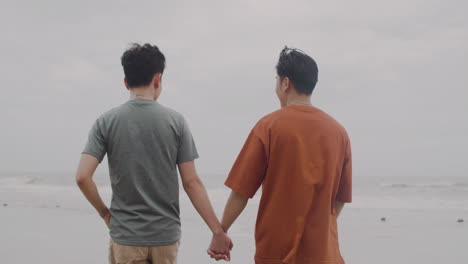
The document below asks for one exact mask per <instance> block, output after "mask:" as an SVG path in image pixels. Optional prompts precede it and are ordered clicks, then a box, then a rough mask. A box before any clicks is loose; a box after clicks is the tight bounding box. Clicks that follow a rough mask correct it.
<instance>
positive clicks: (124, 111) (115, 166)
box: [83, 99, 198, 246]
mask: <svg viewBox="0 0 468 264" xmlns="http://www.w3.org/2000/svg"><path fill="white" fill-rule="evenodd" d="M83 153H87V154H91V155H93V156H94V157H96V158H97V159H98V160H99V162H101V161H102V159H103V158H104V156H105V154H106V153H107V159H108V162H109V174H110V179H111V185H112V202H111V207H110V210H111V213H112V218H111V227H110V236H111V238H112V239H113V240H114V241H115V242H116V243H119V244H122V245H131V246H160V245H168V244H172V243H174V242H176V241H178V240H179V239H180V235H181V231H180V218H179V181H178V176H177V166H176V165H177V164H179V163H183V162H186V161H191V160H194V159H196V158H198V153H197V149H196V147H195V143H194V141H193V138H192V135H191V133H190V130H189V127H188V125H187V123H186V121H185V119H184V118H183V116H182V115H181V114H179V113H177V112H175V111H173V110H171V109H169V108H166V107H164V106H162V105H160V104H159V103H157V102H155V101H152V100H145V99H134V100H130V101H128V102H126V103H125V104H123V105H121V106H119V107H116V108H114V109H112V110H110V111H108V112H107V113H105V114H103V115H102V116H100V117H99V118H98V119H97V120H96V122H95V123H94V125H93V127H92V129H91V131H90V133H89V138H88V143H87V144H86V147H85V149H84V151H83Z"/></svg>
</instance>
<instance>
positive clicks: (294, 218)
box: [209, 47, 351, 264]
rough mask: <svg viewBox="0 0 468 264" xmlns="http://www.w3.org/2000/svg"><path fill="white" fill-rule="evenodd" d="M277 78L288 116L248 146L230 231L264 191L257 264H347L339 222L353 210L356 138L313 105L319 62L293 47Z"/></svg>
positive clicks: (225, 223) (260, 126) (233, 184)
mask: <svg viewBox="0 0 468 264" xmlns="http://www.w3.org/2000/svg"><path fill="white" fill-rule="evenodd" d="M276 70H277V74H278V76H277V82H276V93H277V95H278V98H279V100H280V102H281V107H282V108H281V109H280V110H278V111H276V112H273V113H271V114H269V115H267V116H265V117H264V118H262V119H260V121H258V123H257V124H256V125H255V127H254V128H253V129H252V131H251V133H250V135H249V137H248V138H247V141H246V142H245V145H244V147H243V149H242V151H241V153H240V154H239V157H238V158H237V160H236V162H235V164H234V166H233V168H232V170H231V172H230V174H229V177H228V178H227V180H226V183H225V184H226V186H228V187H229V188H231V189H232V193H231V196H230V197H229V200H228V202H227V204H226V208H225V210H224V215H223V220H222V227H223V228H224V230H225V231H226V232H227V230H228V229H229V227H230V226H231V225H232V223H233V222H234V221H235V219H236V218H237V217H238V216H239V215H240V213H241V212H242V211H243V209H244V208H245V206H246V204H247V201H248V198H252V197H253V196H254V194H255V193H256V191H257V190H258V188H259V187H260V185H262V197H261V200H260V206H259V209H258V216H257V224H256V230H255V240H256V253H255V263H256V264H283V263H287V264H306V263H307V264H315V263H317V264H318V263H320V264H342V263H344V260H343V258H342V257H341V254H340V250H339V245H338V231H337V217H338V215H339V214H340V211H341V209H342V208H343V206H344V203H349V202H351V147H350V142H349V138H348V135H347V133H346V130H345V129H344V128H343V127H342V126H341V125H340V124H339V123H338V122H337V121H336V120H335V119H333V118H332V117H331V116H329V115H328V114H326V113H325V112H323V111H321V110H320V109H318V108H316V107H314V106H312V105H311V103H310V95H311V94H312V91H313V89H314V88H315V85H316V83H317V75H318V69H317V64H316V63H315V61H314V60H313V59H312V58H311V57H309V56H308V55H307V54H305V53H303V52H301V51H299V50H296V49H289V48H287V47H286V48H284V49H283V50H282V52H281V54H280V58H279V61H278V64H277V66H276ZM209 254H210V255H211V257H212V258H215V259H218V260H219V259H222V257H223V256H222V255H221V254H217V252H212V251H209Z"/></svg>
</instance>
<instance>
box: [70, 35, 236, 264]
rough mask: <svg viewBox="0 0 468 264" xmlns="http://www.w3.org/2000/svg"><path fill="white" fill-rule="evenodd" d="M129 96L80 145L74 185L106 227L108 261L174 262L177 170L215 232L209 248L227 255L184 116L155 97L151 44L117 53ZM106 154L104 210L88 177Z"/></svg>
mask: <svg viewBox="0 0 468 264" xmlns="http://www.w3.org/2000/svg"><path fill="white" fill-rule="evenodd" d="M122 66H123V68H124V72H125V85H126V87H127V89H128V90H129V91H130V100H129V101H127V102H126V103H124V104H122V105H120V106H118V107H116V108H114V109H112V110H110V111H108V112H106V113H105V114H103V115H101V116H100V117H99V118H98V119H97V120H96V121H95V123H94V125H93V127H92V129H91V131H90V133H89V137H88V142H87V144H86V147H85V149H84V150H83V153H82V157H81V160H80V164H79V167H78V171H77V174H76V180H77V184H78V186H79V187H80V189H81V190H82V192H83V194H84V195H85V196H86V198H87V199H88V200H89V202H90V203H91V204H92V205H93V206H94V207H95V208H96V210H97V211H98V213H99V215H100V216H101V217H102V218H103V219H104V221H105V223H106V224H107V226H108V227H109V229H110V236H111V245H110V252H109V262H110V263H133V262H132V261H149V262H153V263H176V256H177V249H178V245H179V243H178V242H179V240H180V237H181V230H180V216H179V183H178V175H177V168H178V169H179V172H180V175H181V178H182V183H183V186H184V189H185V191H186V192H187V194H188V196H189V197H190V199H191V201H192V203H193V205H194V207H195V208H196V209H197V211H198V212H199V213H200V215H201V216H202V218H203V219H204V220H205V222H206V224H207V225H208V226H209V228H210V229H211V231H212V232H213V234H214V239H213V240H212V243H211V245H210V248H209V250H210V251H211V252H217V253H218V254H224V255H225V259H226V260H228V259H229V257H230V256H229V251H230V249H231V248H232V242H231V240H230V238H229V237H228V236H227V235H226V233H225V232H224V231H223V230H222V228H221V225H220V223H219V221H218V219H217V218H216V215H215V213H214V211H213V209H212V206H211V203H210V201H209V199H208V196H207V193H206V190H205V188H204V186H203V183H202V182H201V180H200V179H199V177H198V176H197V172H196V170H195V164H194V160H195V159H196V158H198V153H197V149H196V147H195V143H194V140H193V138H192V134H191V133H190V129H189V126H188V124H187V122H186V121H185V119H184V117H183V116H182V115H181V114H179V113H177V112H175V111H173V110H171V109H169V108H167V107H164V106H162V105H160V104H159V103H157V102H156V99H157V98H158V97H159V95H160V94H161V76H162V73H163V71H164V67H165V57H164V55H163V54H162V53H161V51H160V50H159V49H158V48H157V47H156V46H152V45H150V44H145V45H142V46H141V45H138V44H134V45H133V46H132V47H131V48H130V49H128V50H127V51H126V52H125V53H124V54H123V56H122ZM106 154H107V159H108V164H109V175H110V179H111V185H112V202H111V206H110V209H108V207H107V206H106V205H105V204H104V203H103V201H102V199H101V198H100V196H99V193H98V191H97V188H96V185H95V184H94V182H93V180H92V176H93V174H94V171H95V170H96V168H97V166H98V164H99V163H100V162H101V161H102V160H103V158H104V156H105V155H106Z"/></svg>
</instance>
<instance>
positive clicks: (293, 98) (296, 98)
mask: <svg viewBox="0 0 468 264" xmlns="http://www.w3.org/2000/svg"><path fill="white" fill-rule="evenodd" d="M291 104H302V105H311V103H310V95H303V94H291V95H290V96H289V97H288V98H287V99H286V105H291Z"/></svg>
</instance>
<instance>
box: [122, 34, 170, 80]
mask: <svg viewBox="0 0 468 264" xmlns="http://www.w3.org/2000/svg"><path fill="white" fill-rule="evenodd" d="M121 62H122V66H123V70H124V73H125V80H127V83H128V86H129V87H138V86H144V85H148V84H150V83H151V80H152V79H153V77H154V75H155V74H156V73H161V74H162V73H163V72H164V67H166V58H165V57H164V54H162V52H161V51H160V50H159V48H158V47H157V46H155V45H151V44H148V43H146V44H144V45H139V44H136V43H134V44H132V46H131V47H130V48H129V49H127V50H126V51H125V52H124V54H123V55H122V58H121Z"/></svg>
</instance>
